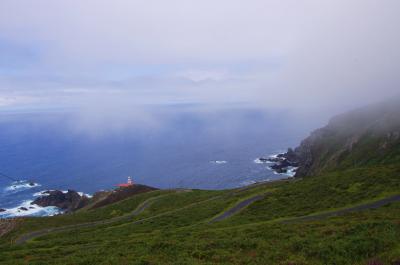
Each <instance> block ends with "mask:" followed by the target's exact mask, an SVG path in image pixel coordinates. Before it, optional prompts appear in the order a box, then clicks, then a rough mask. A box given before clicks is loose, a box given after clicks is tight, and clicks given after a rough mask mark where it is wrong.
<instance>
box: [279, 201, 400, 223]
mask: <svg viewBox="0 0 400 265" xmlns="http://www.w3.org/2000/svg"><path fill="white" fill-rule="evenodd" d="M399 201H400V195H393V196H390V197H387V198H384V199H381V200H377V201H374V202H369V203H365V204H360V205H357V206H354V207H349V208H344V209H339V210H335V211H331V212H325V213H320V214H313V215H307V216H301V217H295V218H292V219H289V220H284V221H282V222H281V223H284V224H290V223H298V222H302V221H318V220H322V219H326V218H329V217H334V216H340V215H343V214H347V213H353V212H360V211H364V210H369V209H376V208H379V207H382V206H385V205H387V204H390V203H393V202H399Z"/></svg>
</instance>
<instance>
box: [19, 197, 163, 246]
mask: <svg viewBox="0 0 400 265" xmlns="http://www.w3.org/2000/svg"><path fill="white" fill-rule="evenodd" d="M164 196H165V195H160V196H157V197H154V198H150V199H147V200H145V201H144V202H143V203H141V204H140V205H139V206H138V207H137V208H136V209H135V210H134V211H132V212H131V213H129V214H126V215H122V216H118V217H114V218H111V219H108V220H101V221H94V222H88V223H82V224H76V225H67V226H61V227H54V228H48V229H42V230H38V231H34V232H30V233H27V234H24V235H22V236H20V237H18V238H17V239H16V240H15V242H14V243H15V244H17V245H19V244H23V243H25V242H26V241H28V240H30V239H33V238H35V237H39V236H44V235H47V234H49V233H53V232H63V231H67V230H71V229H77V228H86V227H92V226H95V225H104V224H110V223H114V222H118V221H121V220H126V219H129V218H132V217H134V216H137V215H139V214H140V213H142V212H143V211H144V210H145V209H146V208H147V207H149V206H150V205H151V204H152V203H153V202H154V201H155V200H157V199H159V198H161V197H164Z"/></svg>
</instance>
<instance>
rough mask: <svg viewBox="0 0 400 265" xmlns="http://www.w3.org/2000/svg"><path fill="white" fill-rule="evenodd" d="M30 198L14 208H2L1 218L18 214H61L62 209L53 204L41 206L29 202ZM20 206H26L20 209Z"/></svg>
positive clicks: (17, 215)
mask: <svg viewBox="0 0 400 265" xmlns="http://www.w3.org/2000/svg"><path fill="white" fill-rule="evenodd" d="M31 202H33V201H32V200H26V201H23V202H22V203H21V204H20V205H18V206H17V207H14V208H8V209H4V210H5V211H4V212H0V217H1V218H7V217H20V216H53V215H56V214H61V213H62V212H63V211H62V210H61V209H60V208H58V207H55V206H48V207H41V206H39V205H36V204H31ZM22 207H24V208H26V210H25V209H21V208H22Z"/></svg>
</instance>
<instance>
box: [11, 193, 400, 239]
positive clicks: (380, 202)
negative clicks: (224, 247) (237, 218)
mask: <svg viewBox="0 0 400 265" xmlns="http://www.w3.org/2000/svg"><path fill="white" fill-rule="evenodd" d="M267 194H269V193H265V194H258V195H254V196H252V197H250V198H248V199H245V200H243V201H240V202H239V203H237V204H236V205H235V206H233V207H232V208H230V209H228V210H226V211H224V212H222V213H221V214H219V215H218V216H216V217H215V218H213V219H211V221H209V223H215V222H219V221H222V220H225V219H227V218H229V217H231V216H232V215H234V214H236V213H238V212H239V211H240V210H241V209H243V208H245V207H247V206H248V205H250V204H252V203H254V202H256V201H259V200H262V199H263V198H264V197H265V196H266V195H267ZM163 196H165V195H160V196H157V197H153V198H150V199H148V200H146V201H144V202H143V203H142V204H140V205H139V206H138V207H137V208H136V209H135V210H134V211H132V212H131V213H129V214H127V215H123V216H119V217H115V218H112V219H108V220H102V221H95V222H89V223H82V224H76V225H68V226H62V227H55V228H48V229H43V230H38V231H34V232H30V233H27V234H24V235H22V236H20V237H19V238H17V239H16V240H15V242H14V243H15V244H23V243H25V242H27V241H28V240H31V239H33V238H36V237H39V236H44V235H47V234H49V233H53V232H63V231H67V230H71V229H77V228H86V227H92V226H96V225H103V224H110V223H114V222H117V221H121V220H126V219H129V218H132V217H134V216H137V215H139V214H140V213H142V212H143V211H144V210H145V209H146V208H147V207H149V206H150V205H151V204H152V203H153V202H154V201H155V200H158V199H159V198H161V197H163ZM223 196H224V195H220V196H215V197H212V198H209V199H207V200H204V201H200V202H196V203H193V204H190V205H186V206H184V207H182V208H179V209H175V210H171V211H167V212H163V213H160V214H156V215H154V216H151V217H147V218H143V219H139V220H136V221H134V222H133V224H136V223H141V222H143V221H147V220H150V219H154V218H157V217H160V216H163V215H166V214H170V213H172V212H177V211H180V210H183V209H186V208H189V207H193V206H194V205H197V204H200V203H204V202H207V201H211V200H215V199H218V198H221V197H223ZM399 201H400V195H393V196H390V197H387V198H384V199H381V200H377V201H374V202H369V203H364V204H360V205H357V206H353V207H349V208H344V209H339V210H334V211H330V212H324V213H320V214H314V215H307V216H301V217H295V218H291V219H287V220H283V221H282V220H281V221H280V223H283V224H290V223H298V222H302V221H317V220H322V219H326V218H329V217H333V216H339V215H343V214H347V213H352V212H359V211H363V210H368V209H376V208H379V207H382V206H385V205H387V204H390V203H393V202H399Z"/></svg>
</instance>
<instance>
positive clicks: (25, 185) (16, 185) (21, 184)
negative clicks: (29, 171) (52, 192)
mask: <svg viewBox="0 0 400 265" xmlns="http://www.w3.org/2000/svg"><path fill="white" fill-rule="evenodd" d="M40 186H41V185H40V184H39V183H34V182H28V181H26V180H19V181H15V182H13V183H12V184H11V185H10V186H8V187H6V188H4V191H5V192H18V191H23V190H28V189H32V188H35V187H40Z"/></svg>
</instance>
